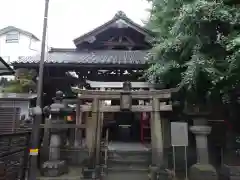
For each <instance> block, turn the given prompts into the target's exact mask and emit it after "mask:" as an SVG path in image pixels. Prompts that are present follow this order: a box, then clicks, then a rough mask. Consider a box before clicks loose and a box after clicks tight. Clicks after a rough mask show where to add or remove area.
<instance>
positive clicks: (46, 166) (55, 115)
mask: <svg viewBox="0 0 240 180" xmlns="http://www.w3.org/2000/svg"><path fill="white" fill-rule="evenodd" d="M62 99H63V93H62V92H61V91H58V92H56V98H55V102H54V103H53V104H52V105H51V106H50V108H49V112H50V121H51V124H65V120H64V113H63V111H64V108H65V105H64V104H63V103H62ZM63 131H65V129H61V128H52V129H51V131H50V132H51V134H50V146H49V160H48V161H46V162H44V163H43V165H42V174H43V175H44V176H48V177H57V176H60V175H62V174H64V173H67V172H68V167H67V164H66V161H65V160H61V157H60V147H61V145H62V142H63V136H62V135H61V134H62V133H63Z"/></svg>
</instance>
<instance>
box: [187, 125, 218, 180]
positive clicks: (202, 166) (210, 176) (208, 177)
mask: <svg viewBox="0 0 240 180" xmlns="http://www.w3.org/2000/svg"><path fill="white" fill-rule="evenodd" d="M190 131H191V132H192V133H193V134H195V136H196V150H197V157H198V159H197V163H196V164H194V165H193V166H192V167H191V168H190V170H189V178H190V180H203V179H204V180H217V179H218V177H217V172H216V170H215V168H214V167H213V166H212V165H210V164H209V156H208V142H207V135H208V134H210V132H211V127H210V126H207V125H195V126H192V127H190Z"/></svg>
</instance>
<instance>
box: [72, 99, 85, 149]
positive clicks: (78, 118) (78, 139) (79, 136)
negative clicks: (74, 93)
mask: <svg viewBox="0 0 240 180" xmlns="http://www.w3.org/2000/svg"><path fill="white" fill-rule="evenodd" d="M81 103H82V100H79V101H77V104H76V105H77V107H76V125H81V124H82V118H83V112H82V111H81ZM81 144H82V129H79V128H76V129H75V141H74V146H75V147H78V146H80V145H81Z"/></svg>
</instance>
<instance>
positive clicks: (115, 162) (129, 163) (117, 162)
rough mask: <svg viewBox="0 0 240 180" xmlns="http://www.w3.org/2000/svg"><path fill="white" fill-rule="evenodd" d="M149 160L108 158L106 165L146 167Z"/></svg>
mask: <svg viewBox="0 0 240 180" xmlns="http://www.w3.org/2000/svg"><path fill="white" fill-rule="evenodd" d="M149 164H150V162H149V161H146V160H134V161H131V160H128V159H125V160H116V159H109V160H108V167H122V168H148V166H149Z"/></svg>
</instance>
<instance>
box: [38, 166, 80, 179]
mask: <svg viewBox="0 0 240 180" xmlns="http://www.w3.org/2000/svg"><path fill="white" fill-rule="evenodd" d="M81 172H82V168H80V167H70V168H69V173H68V174H64V175H62V176H60V177H54V178H53V177H52V178H50V177H43V176H41V175H40V173H39V176H38V178H37V180H81V177H82V176H81Z"/></svg>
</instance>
